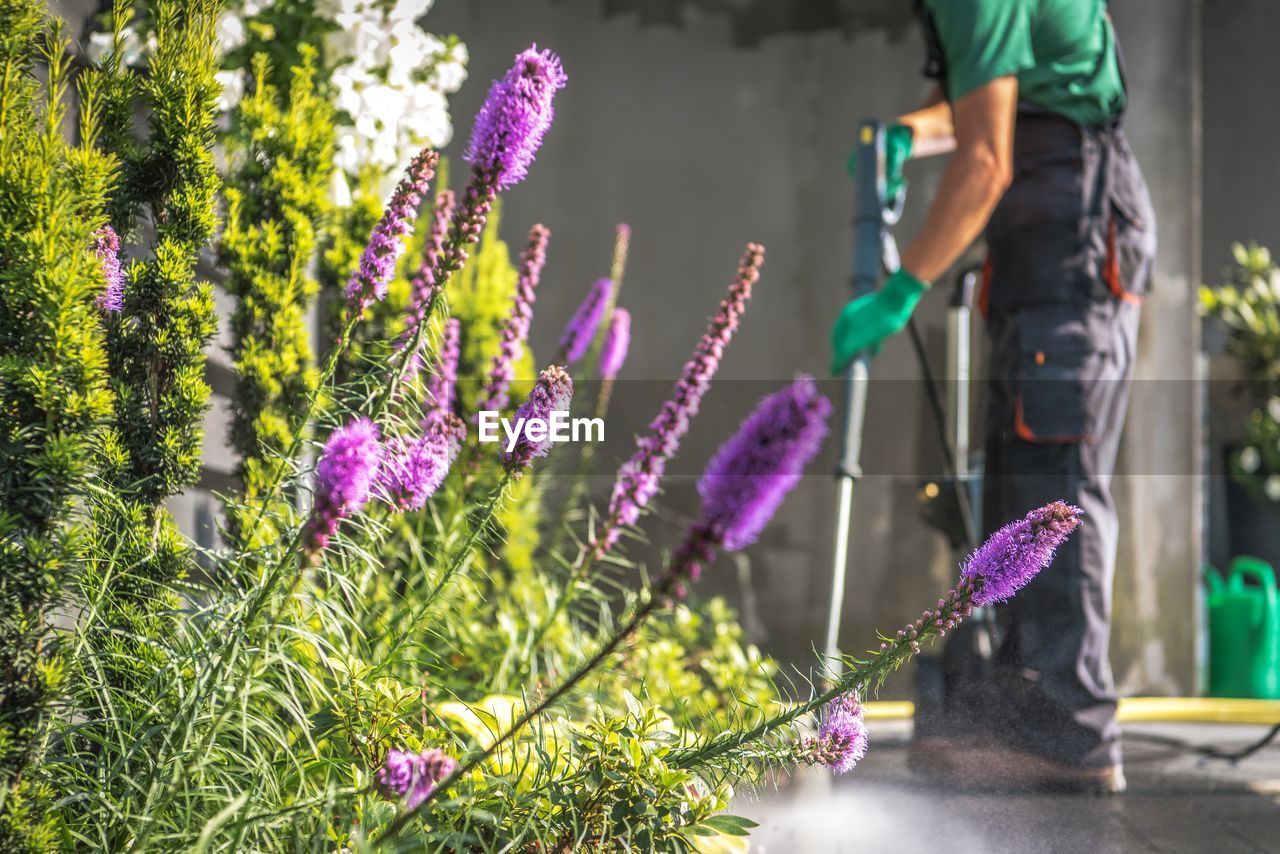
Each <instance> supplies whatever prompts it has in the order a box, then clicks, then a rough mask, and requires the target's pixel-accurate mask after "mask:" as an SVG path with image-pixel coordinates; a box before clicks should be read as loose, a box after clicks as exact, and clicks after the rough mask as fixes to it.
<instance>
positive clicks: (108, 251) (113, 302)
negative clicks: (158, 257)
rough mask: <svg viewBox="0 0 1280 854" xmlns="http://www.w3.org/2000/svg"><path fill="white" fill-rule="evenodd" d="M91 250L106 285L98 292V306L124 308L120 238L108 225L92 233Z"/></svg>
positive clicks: (107, 308)
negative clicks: (96, 258)
mask: <svg viewBox="0 0 1280 854" xmlns="http://www.w3.org/2000/svg"><path fill="white" fill-rule="evenodd" d="M93 252H94V254H95V255H97V256H98V263H99V264H100V265H101V268H102V277H103V278H104V279H106V281H107V286H106V288H105V289H103V291H102V293H100V294H98V308H100V309H102V310H103V311H106V312H110V313H113V314H114V313H116V312H119V311H120V310H122V309H123V308H124V272H123V271H122V270H121V269H120V238H119V237H117V236H116V231H115V229H114V228H112V227H111V226H109V225H104V226H103V227H102V228H100V229H98V230H97V231H95V232H94V233H93Z"/></svg>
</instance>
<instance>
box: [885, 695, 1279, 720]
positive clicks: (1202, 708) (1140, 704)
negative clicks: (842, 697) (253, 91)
mask: <svg viewBox="0 0 1280 854" xmlns="http://www.w3.org/2000/svg"><path fill="white" fill-rule="evenodd" d="M863 707H864V708H865V709H866V717H867V720H869V721H896V720H907V719H909V718H911V717H912V716H913V715H914V714H915V704H914V703H911V702H909V701H906V700H873V701H871V702H869V703H864V704H863ZM1116 718H1117V719H1118V720H1119V721H1120V722H1121V723H1153V722H1157V721H1164V722H1170V723H1172V722H1175V721H1194V722H1198V723H1215V724H1278V723H1280V700H1235V699H1228V698H1225V697H1121V698H1120V708H1119V710H1118V711H1117V712H1116Z"/></svg>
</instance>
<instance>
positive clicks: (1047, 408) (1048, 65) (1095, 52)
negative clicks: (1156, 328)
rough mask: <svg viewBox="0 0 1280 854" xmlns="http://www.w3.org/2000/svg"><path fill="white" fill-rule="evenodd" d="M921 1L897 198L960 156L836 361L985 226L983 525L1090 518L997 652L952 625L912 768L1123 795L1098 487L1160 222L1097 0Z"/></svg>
mask: <svg viewBox="0 0 1280 854" xmlns="http://www.w3.org/2000/svg"><path fill="white" fill-rule="evenodd" d="M916 6H917V13H918V15H919V17H920V19H921V22H922V24H923V28H924V32H925V43H926V47H927V49H928V61H927V65H926V70H925V73H926V75H928V76H930V77H932V78H933V79H934V80H936V83H937V86H936V88H935V90H934V94H933V96H932V97H931V98H930V99H929V100H928V102H927V103H926V105H925V106H924V107H923V108H921V109H919V110H917V111H915V112H912V113H908V114H907V115H903V116H901V117H900V118H899V119H898V120H897V122H896V124H894V125H892V126H891V127H889V128H888V130H887V131H886V166H887V170H888V175H887V184H888V187H887V190H888V192H889V193H890V195H891V196H892V195H893V194H895V193H896V192H898V190H899V189H900V188H901V187H902V186H903V178H902V165H903V163H904V162H905V161H906V160H907V159H908V158H909V157H911V156H912V155H913V154H914V156H926V155H930V154H935V153H943V152H953V153H952V156H951V160H950V162H949V163H948V164H947V166H946V170H945V172H944V173H943V176H942V180H941V183H940V184H939V186H938V190H937V194H936V196H935V198H934V199H933V201H932V204H931V205H930V207H929V210H928V213H927V214H926V216H925V219H924V224H923V226H922V227H921V229H920V231H919V233H918V234H917V235H916V236H915V238H914V239H913V240H912V241H911V242H910V243H909V244H908V245H907V247H906V249H905V251H904V252H903V253H902V266H901V269H900V270H898V271H897V272H896V273H894V274H893V275H891V276H890V277H889V278H888V279H887V281H886V282H885V284H884V285H883V286H882V288H881V289H880V290H878V291H876V292H875V293H872V294H870V295H867V296H864V297H861V298H859V299H857V300H854V301H853V302H851V303H850V304H848V305H847V306H846V307H845V308H844V310H843V311H842V312H841V314H840V317H839V319H838V320H837V322H836V324H835V327H834V329H833V330H832V348H833V352H834V358H833V370H834V371H835V372H837V373H839V372H842V371H843V370H844V369H845V367H846V366H847V365H848V363H849V361H850V360H851V359H852V358H853V357H854V356H855V355H857V354H858V353H860V352H862V351H868V350H869V351H872V352H876V351H878V349H879V347H880V344H881V343H882V342H883V341H884V340H885V339H886V338H888V337H889V336H891V335H893V334H895V333H897V332H899V331H901V330H902V329H903V328H904V327H905V325H906V323H907V320H908V318H909V317H910V316H911V313H912V311H913V310H914V308H915V306H916V304H917V303H918V302H919V301H920V300H921V298H922V297H923V296H924V295H925V294H926V293H927V292H928V290H929V283H930V282H932V281H934V280H936V279H937V278H938V277H939V276H941V275H942V274H943V273H944V272H945V271H946V270H947V269H948V268H949V267H950V266H951V265H952V264H954V263H955V262H956V261H957V260H958V259H959V257H960V256H961V254H962V253H963V252H965V250H966V249H967V247H969V245H970V244H971V243H972V242H973V241H974V240H976V239H977V238H978V237H979V236H980V235H982V234H983V233H984V231H985V236H986V243H987V252H988V254H987V262H986V265H985V270H984V277H983V279H984V281H983V286H982V289H981V292H980V295H979V300H978V302H979V308H980V309H981V310H982V311H983V312H984V314H985V316H986V329H987V332H988V337H989V339H990V359H989V378H988V381H987V413H986V419H987V421H986V431H987V437H986V469H985V474H984V494H983V505H982V521H983V525H984V527H985V528H986V529H987V530H988V531H991V530H994V529H995V528H997V527H999V526H1000V525H1002V524H1004V523H1005V522H1008V521H1010V520H1012V519H1014V518H1016V517H1019V516H1021V515H1023V514H1024V513H1026V512H1027V511H1028V510H1029V509H1030V508H1033V507H1037V506H1040V505H1042V504H1045V503H1047V502H1049V501H1051V500H1055V499H1066V500H1068V501H1071V502H1073V503H1075V504H1077V505H1079V506H1080V507H1081V508H1083V509H1084V511H1085V517H1084V518H1085V520H1086V521H1085V525H1084V526H1082V528H1081V530H1080V531H1079V532H1078V533H1077V535H1076V536H1074V537H1073V538H1072V539H1071V541H1070V542H1069V543H1068V544H1067V545H1066V546H1065V547H1064V548H1063V549H1062V550H1061V551H1060V552H1059V554H1058V555H1057V557H1056V559H1055V560H1054V562H1053V564H1052V565H1051V566H1050V567H1049V568H1048V569H1047V570H1046V571H1045V572H1043V573H1041V575H1040V576H1039V578H1037V579H1036V580H1035V581H1033V582H1032V583H1031V584H1030V585H1029V586H1028V587H1027V589H1026V590H1024V591H1023V592H1022V593H1020V594H1019V596H1018V597H1016V598H1015V600H1014V601H1011V602H1009V603H1008V604H1006V605H1002V606H1000V607H999V608H998V609H997V611H996V614H995V623H996V625H997V627H998V631H997V633H996V641H997V643H996V648H995V649H994V651H993V652H992V653H991V655H990V660H989V661H986V660H985V659H984V660H983V661H978V660H976V658H977V656H978V653H977V652H976V649H977V645H976V644H974V643H973V637H972V635H966V634H964V633H961V634H959V635H958V636H952V637H950V638H948V645H947V647H946V649H945V651H944V665H943V666H944V673H945V689H946V690H945V692H944V694H945V698H944V703H943V714H942V716H941V720H940V721H917V737H916V741H915V745H914V747H913V752H912V761H913V765H914V766H915V767H923V768H925V769H926V770H929V771H932V772H934V773H937V774H943V775H951V776H953V777H958V778H963V779H965V780H968V781H970V782H972V783H975V784H981V783H984V782H985V783H990V784H994V785H1000V786H1024V785H1025V786H1035V787H1040V786H1050V787H1062V788H1070V789H1088V790H1095V791H1102V792H1117V791H1122V790H1123V788H1124V775H1123V772H1122V766H1121V753H1120V742H1119V731H1118V728H1117V725H1116V720H1115V711H1116V693H1115V687H1114V684H1113V679H1112V675H1111V671H1110V666H1109V663H1108V660H1107V646H1108V640H1109V633H1110V624H1111V586H1112V577H1113V574H1114V570H1115V560H1116V541H1117V536H1118V519H1117V515H1116V509H1115V505H1114V503H1113V501H1112V496H1111V491H1110V483H1111V476H1112V471H1113V469H1114V465H1115V459H1116V452H1117V450H1118V446H1119V439H1120V433H1121V429H1122V427H1123V424H1124V417H1125V410H1126V407H1127V404H1128V396H1129V384H1130V380H1131V376H1132V371H1133V362H1134V350H1135V345H1136V338H1137V329H1138V316H1139V303H1140V301H1141V299H1142V296H1143V295H1144V294H1145V293H1146V292H1147V290H1148V287H1149V280H1150V272H1151V265H1152V259H1153V255H1154V252H1155V218H1154V214H1153V210H1152V205H1151V200H1150V197H1149V195H1148V192H1147V188H1146V184H1145V181H1144V179H1143V176H1142V172H1141V170H1140V168H1139V166H1138V163H1137V161H1136V160H1135V159H1134V156H1133V153H1132V152H1131V150H1130V148H1129V145H1128V143H1127V141H1126V139H1125V135H1124V132H1123V130H1122V129H1121V120H1122V118H1123V115H1124V110H1125V106H1126V102H1127V92H1126V87H1125V81H1124V75H1123V68H1122V59H1121V57H1120V53H1119V48H1118V45H1117V42H1116V37H1115V32H1114V30H1113V26H1112V22H1111V20H1110V18H1109V16H1108V14H1107V8H1106V5H1105V2H1104V0H917V3H916ZM971 622H976V621H971ZM970 631H972V629H970ZM975 673H979V674H982V676H983V678H981V679H977V680H975V679H972V678H970V677H971V676H972V674H975ZM926 724H927V726H926Z"/></svg>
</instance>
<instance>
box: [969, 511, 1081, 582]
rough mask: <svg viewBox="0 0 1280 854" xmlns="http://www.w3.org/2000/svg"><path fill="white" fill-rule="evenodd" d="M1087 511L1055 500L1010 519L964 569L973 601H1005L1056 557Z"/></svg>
mask: <svg viewBox="0 0 1280 854" xmlns="http://www.w3.org/2000/svg"><path fill="white" fill-rule="evenodd" d="M1083 513H1084V511H1083V510H1081V509H1080V508H1079V507H1073V506H1072V505H1070V504H1067V503H1066V502H1065V501H1055V502H1053V503H1052V504H1046V505H1045V506H1044V507H1041V508H1039V509H1036V510H1032V511H1031V512H1030V513H1028V514H1027V515H1026V516H1025V517H1023V518H1021V519H1019V520H1017V521H1016V522H1010V523H1009V524H1008V525H1005V526H1004V527H1003V528H1001V529H1000V530H998V531H996V532H995V533H994V534H992V535H991V536H990V537H989V538H988V539H987V541H986V542H985V543H983V544H982V545H981V546H979V547H978V549H977V551H975V552H974V553H973V554H972V555H970V556H969V559H968V560H967V561H965V564H964V568H963V569H962V570H961V573H960V577H961V579H962V581H965V582H971V583H972V584H973V586H974V588H975V589H974V594H973V603H974V604H975V605H989V604H991V603H993V602H1005V601H1008V599H1009V598H1010V597H1011V596H1013V594H1014V593H1017V592H1018V591H1019V590H1020V589H1022V588H1023V587H1024V586H1026V584H1027V583H1028V582H1029V581H1031V579H1033V578H1035V576H1036V574H1037V573H1039V572H1040V570H1042V569H1044V568H1045V567H1046V566H1048V565H1049V563H1050V562H1051V561H1052V560H1053V555H1054V552H1056V551H1057V549H1058V546H1060V545H1062V544H1063V543H1064V542H1065V541H1066V539H1067V537H1068V536H1070V534H1071V532H1072V531H1074V530H1075V529H1076V528H1078V527H1079V526H1080V516H1081V515H1082V514H1083Z"/></svg>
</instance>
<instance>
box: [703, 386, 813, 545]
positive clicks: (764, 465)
mask: <svg viewBox="0 0 1280 854" xmlns="http://www.w3.org/2000/svg"><path fill="white" fill-rule="evenodd" d="M830 415H831V402H830V401H828V400H827V399H826V398H825V397H823V396H822V395H820V394H818V388H817V386H816V385H814V382H813V379H812V378H811V377H808V376H800V377H797V378H796V379H795V380H794V381H793V382H792V383H791V384H790V385H789V386H787V387H786V388H784V389H782V390H781V391H778V392H775V393H773V394H771V395H769V396H768V397H766V398H765V399H764V400H762V401H760V404H759V405H758V406H757V407H756V408H755V411H753V412H752V413H751V414H750V415H749V416H747V418H746V420H745V421H743V422H742V426H741V427H739V428H738V432H737V433H736V434H735V435H734V436H733V437H732V438H731V439H729V440H728V441H727V442H725V443H724V444H723V445H721V446H720V449H719V450H718V451H716V454H715V456H713V457H712V458H711V462H710V463H708V464H707V468H706V471H705V472H704V473H703V475H702V478H701V480H699V481H698V494H699V495H701V496H702V513H703V520H704V522H705V524H706V525H707V526H708V527H709V528H710V530H711V533H712V536H713V537H714V538H715V539H716V540H717V541H718V542H719V544H720V545H722V546H724V547H725V548H726V549H730V550H735V549H740V548H743V547H744V546H748V545H750V544H751V543H754V542H755V540H756V537H758V536H759V534H760V531H761V530H762V529H763V528H764V526H765V525H767V524H768V522H769V520H770V519H772V518H773V514H774V513H775V512H776V511H777V509H778V506H779V505H780V504H782V499H783V498H785V497H786V495H787V493H788V492H790V491H791V490H792V489H794V488H795V486H796V484H797V483H799V482H800V477H801V475H803V474H804V469H805V466H807V465H808V464H809V461H810V460H812V459H813V458H814V456H815V455H816V454H817V453H818V450H819V449H820V448H821V447H822V441H823V439H825V438H826V436H827V418H828V417H829V416H830Z"/></svg>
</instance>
